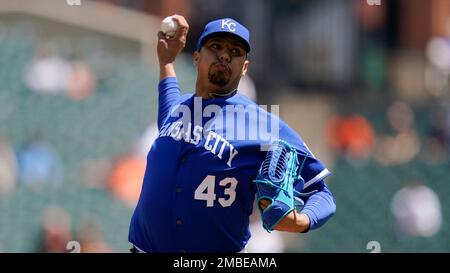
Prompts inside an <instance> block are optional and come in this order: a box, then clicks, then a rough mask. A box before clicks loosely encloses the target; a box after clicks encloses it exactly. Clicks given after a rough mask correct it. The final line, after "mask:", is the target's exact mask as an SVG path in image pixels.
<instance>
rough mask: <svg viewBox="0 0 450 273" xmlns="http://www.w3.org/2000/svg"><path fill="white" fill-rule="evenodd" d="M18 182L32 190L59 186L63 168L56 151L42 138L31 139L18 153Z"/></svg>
mask: <svg viewBox="0 0 450 273" xmlns="http://www.w3.org/2000/svg"><path fill="white" fill-rule="evenodd" d="M18 162H19V179H20V182H22V183H23V184H26V185H28V186H30V187H32V188H34V189H42V188H43V187H44V186H45V185H47V184H50V185H56V184H60V183H61V182H62V179H63V166H62V162H61V159H60V157H59V155H58V153H57V152H56V150H55V149H54V148H53V147H52V146H51V145H50V144H49V143H48V142H47V141H46V140H45V139H42V138H39V137H37V138H32V139H30V140H29V141H28V142H27V143H25V144H24V145H23V146H22V147H21V148H20V149H19V152H18Z"/></svg>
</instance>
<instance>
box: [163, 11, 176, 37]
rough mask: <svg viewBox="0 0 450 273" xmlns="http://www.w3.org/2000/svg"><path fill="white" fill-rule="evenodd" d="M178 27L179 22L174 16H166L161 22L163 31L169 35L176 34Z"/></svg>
mask: <svg viewBox="0 0 450 273" xmlns="http://www.w3.org/2000/svg"><path fill="white" fill-rule="evenodd" d="M177 29H178V23H177V21H175V20H174V19H173V18H172V16H169V17H166V18H164V20H162V22H161V31H162V32H163V33H164V34H165V35H166V36H168V37H173V36H175V32H176V31H177Z"/></svg>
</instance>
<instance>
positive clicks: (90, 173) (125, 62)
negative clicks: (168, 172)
mask: <svg viewBox="0 0 450 273" xmlns="http://www.w3.org/2000/svg"><path fill="white" fill-rule="evenodd" d="M76 2H77V1H76V0H75V1H65V0H39V1H35V0H16V1H12V0H1V1H0V83H1V84H0V252H71V250H73V249H72V247H71V244H69V245H68V242H70V241H77V242H79V244H80V246H81V251H82V252H128V247H129V245H128V242H127V236H128V225H129V221H130V217H131V214H132V212H133V209H134V206H135V204H136V201H137V197H138V195H139V191H140V187H141V183H142V177H143V173H144V168H145V159H146V154H147V152H148V149H149V147H150V145H151V143H152V141H153V140H154V138H155V135H156V134H157V129H156V125H155V122H156V114H157V96H156V88H157V84H158V77H159V72H158V65H157V60H156V41H157V39H156V33H157V31H158V30H159V26H160V21H161V20H162V19H163V18H164V17H165V16H168V15H172V14H174V13H178V14H182V15H184V16H185V17H186V18H187V20H188V22H189V24H190V32H189V37H188V43H187V46H186V49H185V50H184V52H183V54H182V55H181V56H180V57H179V58H178V59H177V65H176V69H177V75H178V78H179V81H180V83H181V86H182V89H183V90H185V91H186V92H192V91H193V90H194V86H195V77H196V74H195V72H196V71H195V69H194V66H193V65H192V53H193V51H194V48H195V44H196V42H197V38H198V36H199V35H200V33H201V31H202V29H203V26H204V24H205V23H207V22H208V21H210V20H212V19H217V18H221V17H233V18H235V19H236V20H238V21H240V22H242V23H243V24H244V25H246V26H247V27H248V28H249V29H250V31H251V40H252V45H253V48H252V52H251V54H250V56H249V58H250V61H251V64H250V68H249V75H248V76H246V77H245V78H244V79H243V80H242V83H241V88H240V90H241V91H242V92H245V93H246V94H247V95H248V96H249V97H251V98H252V99H254V100H255V101H256V102H257V103H258V104H264V105H280V116H281V117H282V118H283V119H284V120H286V121H287V122H288V123H289V124H290V125H291V126H292V127H293V128H294V129H295V130H296V131H297V132H298V133H299V134H300V135H301V136H302V137H303V138H304V140H305V141H306V143H307V144H308V146H309V147H310V148H311V150H312V151H313V153H314V154H315V155H316V156H317V157H318V158H319V159H320V160H321V161H323V162H324V163H325V164H326V166H327V167H328V169H330V170H331V172H332V176H330V177H329V178H327V179H326V182H327V184H328V185H329V187H330V188H331V190H332V192H333V193H334V196H335V199H336V203H337V213H336V215H335V216H334V217H333V218H332V219H331V220H330V221H329V222H328V223H327V224H326V225H325V226H324V227H323V228H321V229H319V230H316V231H312V232H310V233H307V234H301V235H299V234H287V233H280V232H273V233H271V234H268V233H266V232H265V231H264V230H263V229H262V227H261V224H260V222H259V220H258V217H259V216H257V215H254V216H253V217H252V219H253V224H252V226H251V229H252V233H253V238H252V239H251V241H250V244H249V251H250V252H372V251H375V252H378V251H381V252H449V251H450V236H449V235H450V234H449V220H450V217H449V214H450V212H449V208H450V203H449V198H448V194H449V193H450V178H449V177H450V164H449V153H450V147H449V145H450V86H449V75H450V0H428V1H423V0H380V1H366V0H314V1H313V0H263V1H261V0H248V1H240V0H214V1H210V0H152V1H144V0H103V1H100V0H98V1H93V0H80V1H79V3H80V5H69V4H68V3H75V4H76ZM377 2H378V3H379V4H380V5H376V4H377ZM369 3H374V4H375V5H369ZM269 109H270V108H269Z"/></svg>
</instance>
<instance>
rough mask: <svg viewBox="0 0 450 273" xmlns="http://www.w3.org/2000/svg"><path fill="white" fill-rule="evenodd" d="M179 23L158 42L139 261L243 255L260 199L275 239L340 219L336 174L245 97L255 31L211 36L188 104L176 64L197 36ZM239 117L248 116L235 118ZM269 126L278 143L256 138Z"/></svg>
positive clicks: (217, 27) (135, 234)
mask: <svg viewBox="0 0 450 273" xmlns="http://www.w3.org/2000/svg"><path fill="white" fill-rule="evenodd" d="M173 18H174V20H176V22H177V23H178V25H179V28H178V30H177V32H176V34H175V36H174V37H172V38H168V37H166V36H165V35H164V34H163V33H162V32H159V33H158V38H159V42H158V45H157V53H158V60H159V64H160V83H159V85H158V91H159V109H158V128H159V135H158V138H157V139H156V140H155V142H154V143H153V145H152V147H151V149H150V151H149V153H148V156H147V167H146V171H145V176H144V181H143V186H142V191H141V195H140V198H139V201H138V204H137V206H136V208H135V211H134V214H133V216H132V219H131V223H130V229H129V237H128V240H129V242H130V243H131V244H132V249H131V251H132V252H172V253H174V252H241V251H243V250H245V247H246V245H247V243H248V241H249V239H250V236H251V234H250V232H249V217H250V215H251V213H252V208H253V204H254V202H255V196H256V198H257V200H258V204H259V209H260V212H261V217H262V219H263V222H264V227H265V228H266V229H267V231H269V232H271V231H272V230H279V231H289V232H299V233H304V232H308V231H309V230H313V229H316V228H318V227H320V226H321V225H323V224H324V223H325V222H326V221H327V220H328V219H329V218H330V217H331V216H332V215H333V214H334V213H335V209H336V206H335V202H334V199H333V196H332V194H331V192H330V190H329V189H328V187H327V186H326V184H325V183H324V178H325V177H327V176H328V175H329V174H330V172H329V171H328V170H327V168H325V166H324V165H323V164H322V163H321V162H320V161H319V160H317V159H316V158H315V157H314V155H313V154H312V153H311V152H310V150H309V149H308V148H307V146H306V145H305V143H304V142H303V140H302V139H301V138H300V136H299V135H298V134H297V133H296V132H295V131H294V130H292V129H291V128H289V126H288V125H287V124H286V123H285V122H283V121H282V120H281V119H279V118H278V117H277V116H275V115H272V114H271V113H269V112H267V111H265V110H264V109H262V108H261V107H258V106H257V105H256V104H255V103H254V102H252V101H251V100H250V99H248V98H247V97H245V96H243V95H241V94H240V93H239V92H237V87H238V84H239V81H240V79H241V77H242V76H244V75H245V74H246V73H247V69H248V67H249V60H248V58H247V57H248V54H249V52H250V50H251V46H250V34H249V31H248V30H247V28H246V27H244V26H243V25H241V24H240V23H239V22H237V21H236V20H234V19H231V18H224V19H218V20H214V21H211V22H210V23H208V24H207V25H206V26H205V28H204V31H203V33H202V34H201V36H200V38H199V39H198V44H197V49H196V51H195V52H194V56H193V60H194V64H195V66H196V68H197V72H198V74H197V81H196V86H195V93H194V94H186V95H181V94H180V86H179V84H178V82H177V78H176V74H175V68H174V63H175V59H176V57H177V55H178V54H179V53H180V52H181V51H182V50H183V48H184V46H185V42H186V38H187V34H188V28H189V26H188V23H187V22H186V20H185V18H184V17H183V16H180V15H173ZM242 109H244V110H242ZM249 109H253V110H255V111H256V112H257V115H256V117H255V115H251V114H249V113H250V112H251V111H250V110H249ZM240 111H247V113H244V115H243V116H240V118H236V116H239V114H242V113H241V112H240ZM199 112H200V114H199ZM247 114H248V115H247ZM222 118H224V119H226V122H224V121H223V119H222ZM219 121H221V122H219ZM229 121H231V122H229ZM256 123H258V127H252V126H253V125H255V124H256ZM269 123H270V124H269ZM261 126H269V127H271V128H275V129H274V130H273V131H272V132H270V135H275V136H276V137H277V139H279V140H278V141H275V142H274V141H273V139H269V138H267V135H265V134H264V133H261V134H259V133H258V134H255V133H254V131H255V130H250V129H249V128H260V127H261ZM242 132H245V133H243V134H242ZM273 143H275V144H273ZM265 144H272V145H274V147H275V148H274V149H272V151H271V150H270V149H262V147H263V146H264V145H265ZM267 150H269V152H268V151H267ZM274 158H275V159H274ZM266 161H267V162H266ZM263 162H264V164H263ZM273 162H275V163H273ZM276 175H278V176H279V177H284V178H283V179H284V180H283V181H291V182H292V183H290V184H286V183H284V182H283V181H281V180H277V178H274V177H275V176H276ZM289 175H290V176H289ZM280 181H281V182H283V183H284V184H283V183H281V182H280ZM294 201H295V206H294V205H293V204H294ZM268 236H270V234H268Z"/></svg>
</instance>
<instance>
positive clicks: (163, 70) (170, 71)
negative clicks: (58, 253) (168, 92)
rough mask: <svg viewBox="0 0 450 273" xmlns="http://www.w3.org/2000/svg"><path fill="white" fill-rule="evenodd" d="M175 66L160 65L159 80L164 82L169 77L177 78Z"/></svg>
mask: <svg viewBox="0 0 450 273" xmlns="http://www.w3.org/2000/svg"><path fill="white" fill-rule="evenodd" d="M176 76H177V75H176V74H175V66H174V64H173V63H167V64H160V65H159V80H160V81H161V80H164V79H165V78H169V77H176Z"/></svg>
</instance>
